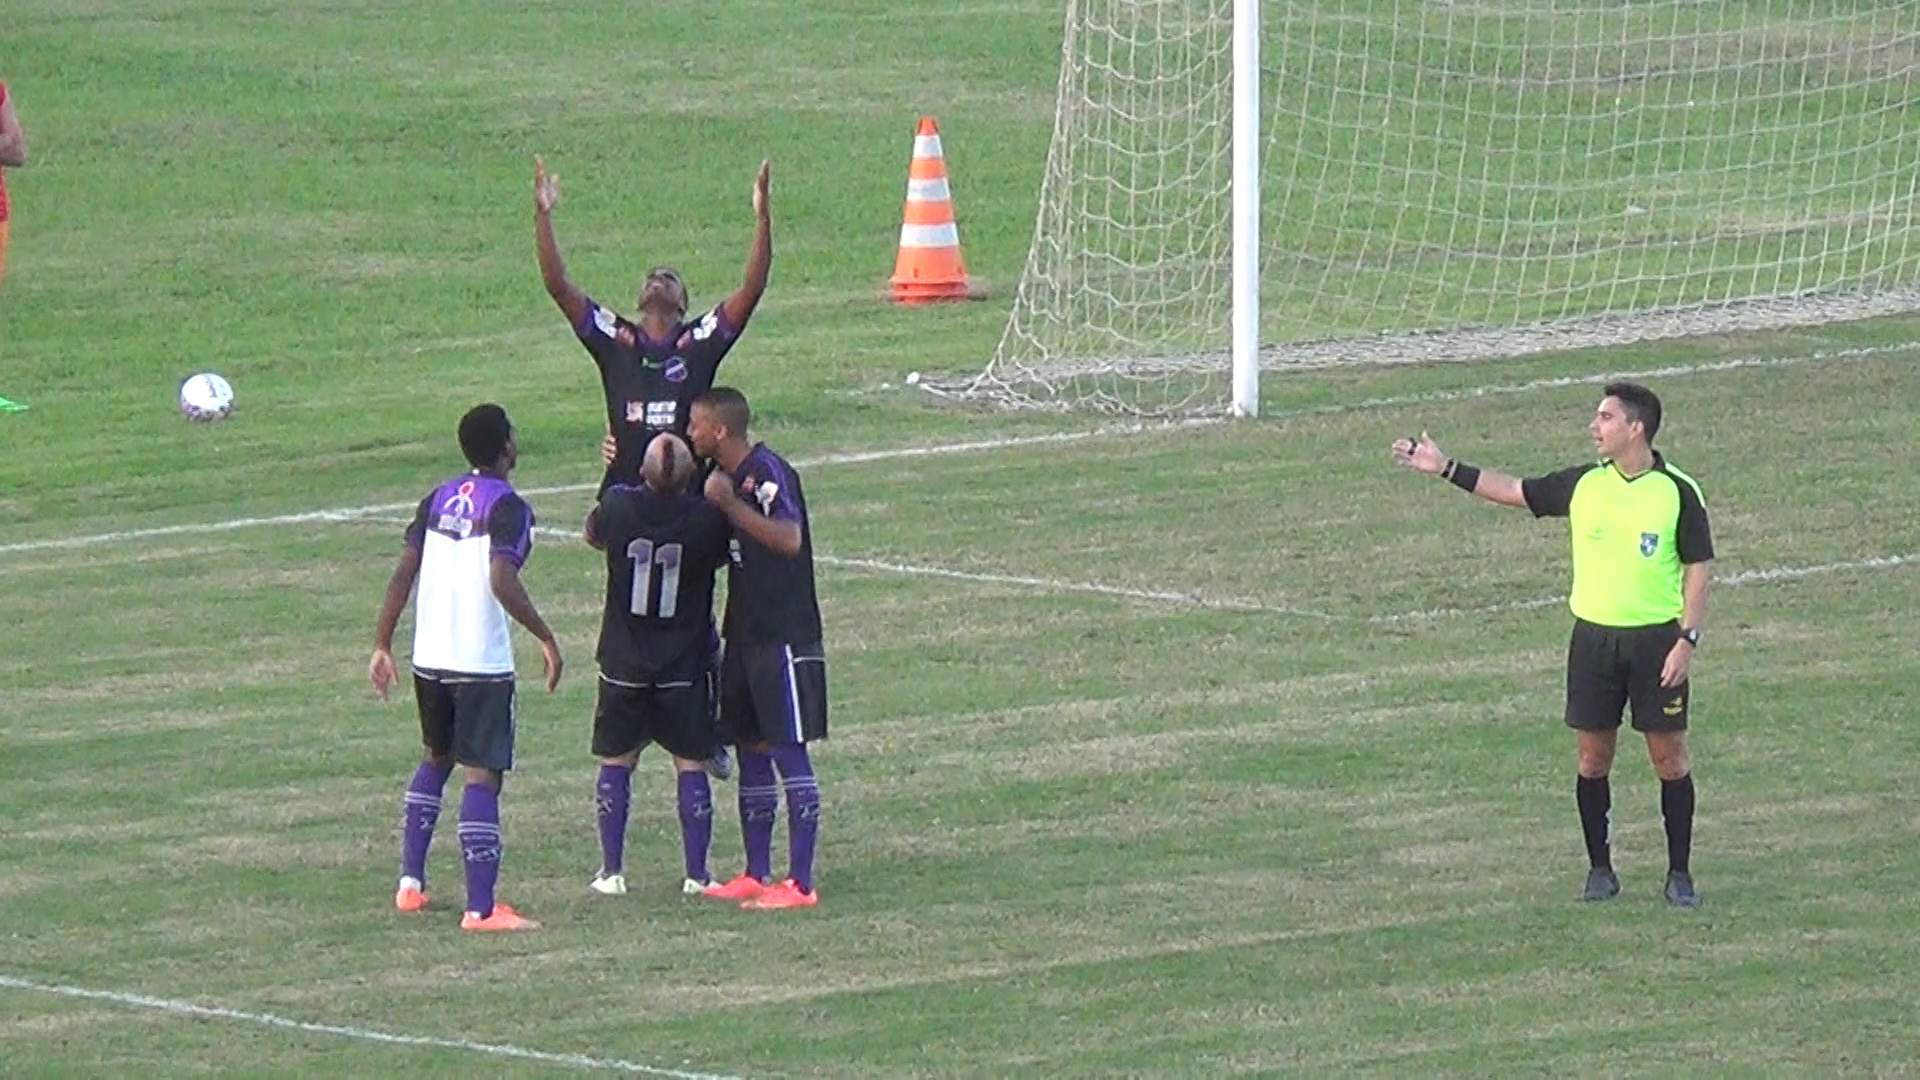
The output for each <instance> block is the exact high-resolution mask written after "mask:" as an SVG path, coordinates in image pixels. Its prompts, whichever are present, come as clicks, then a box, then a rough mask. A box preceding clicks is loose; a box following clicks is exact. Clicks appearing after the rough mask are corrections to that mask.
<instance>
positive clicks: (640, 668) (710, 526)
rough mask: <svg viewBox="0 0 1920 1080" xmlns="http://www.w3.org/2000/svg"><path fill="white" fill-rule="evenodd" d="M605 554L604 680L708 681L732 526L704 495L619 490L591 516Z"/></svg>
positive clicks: (618, 486)
mask: <svg viewBox="0 0 1920 1080" xmlns="http://www.w3.org/2000/svg"><path fill="white" fill-rule="evenodd" d="M591 522H592V529H593V534H594V536H595V537H597V538H598V539H599V540H600V542H601V544H602V545H603V546H604V547H605V548H606V557H607V596H606V605H605V608H604V611H603V612H602V614H601V618H600V645H599V650H598V652H597V654H596V655H597V657H598V659H599V661H600V673H601V674H602V675H604V676H606V677H607V678H608V679H611V680H613V681H615V682H619V683H624V684H627V685H631V686H661V685H669V684H674V683H680V682H690V681H693V680H696V679H700V678H704V677H705V675H706V673H707V669H708V666H709V661H710V658H711V656H712V652H713V585H714V575H716V574H718V573H719V572H720V568H721V567H722V566H725V565H726V563H727V539H728V536H729V534H730V532H731V530H730V529H729V527H728V525H727V518H726V515H725V514H722V513H721V512H720V511H719V510H717V509H715V508H714V507H712V506H709V505H707V503H706V501H705V500H703V499H702V498H701V497H700V496H699V495H697V494H694V493H692V492H688V493H686V494H682V495H671V496H669V495H660V494H658V493H656V492H654V491H652V490H650V489H648V488H645V487H639V486H627V485H622V484H616V485H614V486H613V487H610V488H608V489H607V493H606V494H605V495H604V496H602V497H601V499H600V502H599V504H598V505H597V506H595V507H594V509H593V515H592V519H591Z"/></svg>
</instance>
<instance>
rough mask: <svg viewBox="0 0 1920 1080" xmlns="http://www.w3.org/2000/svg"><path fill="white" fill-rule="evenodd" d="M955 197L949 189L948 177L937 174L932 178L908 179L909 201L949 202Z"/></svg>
mask: <svg viewBox="0 0 1920 1080" xmlns="http://www.w3.org/2000/svg"><path fill="white" fill-rule="evenodd" d="M952 198H953V195H952V193H951V192H949V191H948V190H947V178H946V177H944V176H936V177H934V178H933V179H931V180H909V181H907V200H908V201H909V202H947V201H949V200H950V199H952Z"/></svg>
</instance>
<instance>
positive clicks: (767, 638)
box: [689, 386, 827, 909]
mask: <svg viewBox="0 0 1920 1080" xmlns="http://www.w3.org/2000/svg"><path fill="white" fill-rule="evenodd" d="M751 418H752V414H751V412H750V411H749V409H748V407H747V399H746V398H745V397H743V396H741V394H740V392H739V391H737V390H734V389H732V388H731V387H724V386H721V387H715V388H713V389H712V390H710V391H708V392H707V393H705V394H702V395H701V396H700V397H698V398H696V399H695V400H694V403H693V416H692V423H691V425H690V428H689V431H690V433H691V435H692V437H693V448H694V449H695V450H696V451H698V452H699V453H700V454H701V455H702V456H704V457H710V458H712V459H713V460H714V461H715V462H716V463H717V464H718V465H719V469H718V470H716V471H715V472H714V473H713V474H712V475H710V476H708V477H707V482H706V496H707V499H708V501H710V502H712V503H713V504H714V505H715V506H717V507H719V508H720V509H721V510H722V511H724V512H725V513H726V515H727V520H728V521H730V522H731V523H732V524H733V531H734V538H735V547H734V552H733V566H732V568H731V569H730V570H729V571H728V574H727V610H726V616H725V619H724V621H723V625H722V627H721V632H722V633H723V634H724V635H725V637H726V641H727V648H726V655H725V657H724V658H723V659H722V661H721V664H720V726H721V728H722V729H723V730H724V731H725V733H726V734H727V735H728V736H730V737H731V738H732V740H733V742H734V743H735V745H737V746H738V747H739V750H740V831H741V835H742V838H743V840H744V841H745V844H746V856H747V865H746V870H745V872H744V873H742V874H741V875H740V876H739V877H736V878H734V879H733V880H731V881H728V882H726V883H725V884H721V885H715V886H713V887H712V888H710V889H708V890H707V895H708V896H711V897H715V898H716V899H721V900H737V901H742V902H743V906H745V907H749V908H762V909H765V908H789V907H811V906H813V905H814V904H816V903H818V902H819V896H818V894H817V893H815V891H814V887H813V852H814V845H815V843H816V840H817V838H818V834H819V829H820V787H819V784H818V782H817V781H816V780H815V779H814V774H813V763H812V761H811V759H810V758H809V757H808V755H807V744H809V743H812V742H816V741H819V740H822V739H825V738H826V737H827V656H826V650H825V649H824V647H823V646H822V634H821V627H820V602H819V599H818V597H817V596H816V594H815V592H814V586H813V529H812V526H811V525H810V523H809V522H808V520H807V500H806V496H805V495H804V494H802V493H801V491H800V476H799V474H798V473H796V472H794V470H793V466H792V465H789V464H787V462H786V461H785V460H784V459H782V458H781V457H780V455H778V454H776V453H774V452H773V451H772V450H770V449H768V448H767V446H766V444H765V443H749V442H748V441H747V424H748V422H749V421H750V420H751ZM776 769H777V770H778V772H779V777H780V786H779V787H777V788H776V787H775V786H774V772H775V770H776ZM782 789H784V790H785V792H786V797H787V843H788V855H789V859H788V872H787V877H786V879H785V880H782V881H780V882H778V883H775V882H774V881H773V875H772V867H771V863H772V847H773V825H774V818H775V816H776V813H777V811H778V809H779V794H780V791H781V790H782Z"/></svg>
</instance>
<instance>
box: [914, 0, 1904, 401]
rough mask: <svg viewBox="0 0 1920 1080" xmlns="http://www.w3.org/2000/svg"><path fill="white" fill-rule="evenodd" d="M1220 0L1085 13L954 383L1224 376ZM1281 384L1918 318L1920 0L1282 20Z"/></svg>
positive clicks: (1265, 165) (1063, 385)
mask: <svg viewBox="0 0 1920 1080" xmlns="http://www.w3.org/2000/svg"><path fill="white" fill-rule="evenodd" d="M1232 7H1233V5H1232V3H1231V0H1070V3H1069V9H1068V14H1067V20H1066V34H1065V41H1064V48H1063V55H1062V61H1061V70H1060V83H1059V94H1058V104H1057V113H1056V117H1055V126H1054V135H1053V141H1052V146H1051V148H1050V150H1049V153H1048V159H1047V165H1046V170H1045V173H1044V178H1043V180H1042V183H1041V193H1040V206H1039V214H1038V220H1037V223H1036V226H1035V229H1034V235H1033V245H1032V248H1031V251H1030V253H1029V255H1028V260H1027V265H1026V268H1025V270H1024V272H1023V274H1022V276H1021V279H1020V284H1019V287H1018V290H1017V292H1016V294H1015V298H1014V303H1013V310H1012V313H1011V315H1010V317H1009V319H1008V322H1007V326H1006V330H1005V332H1004V335H1003V337H1002V340H1001V342H1000V344H999V347H998V349H997V350H996V353H995V355H994V357H993V358H992V360H991V362H990V363H989V364H988V366H987V367H986V369H985V370H984V371H983V372H981V373H979V374H977V375H975V376H972V377H967V378H960V379H953V380H947V381H944V382H937V383H935V384H934V388H935V389H938V390H940V391H942V392H946V393H952V394H958V395H963V396H969V397H984V398H988V399H991V400H993V401H995V402H998V403H1001V404H1005V405H1012V406H1022V407H1043V408H1063V409H1064V408H1075V409H1101V410H1110V411H1118V412H1129V413H1142V414H1182V413H1194V412H1209V411H1216V410H1219V409H1222V408H1224V406H1225V404H1226V400H1227V395H1228V390H1229V386H1230V369H1231V364H1230V360H1229V356H1228V338H1229V331H1230V321H1231V319H1230V316H1231V299H1230V292H1231V288H1230V274H1229V269H1230V261H1231V250H1232V224H1231V223H1232V196H1233V192H1232V183H1231V180H1232V157H1233V154H1232V138H1231V132H1232ZM1262 12H1263V13H1262V33H1261V69H1262V70H1261V78H1260V90H1261V98H1262V100H1261V126H1262V128H1263V129H1264V130H1263V138H1262V147H1261V157H1262V162H1261V181H1262V182H1261V187H1262V192H1261V215H1260V222H1261V225H1260V228H1261V245H1260V246H1261V258H1260V263H1261V281H1260V288H1259V295H1260V304H1261V317H1260V339H1261V346H1262V348H1261V368H1262V371H1263V373H1265V372H1271V371H1276V370H1286V369H1289V368H1297V367H1304V366H1318V365H1330V364H1353V363H1407V362H1422V361H1457V360H1470V359H1475V358H1480V357H1493V356H1508V355H1516V354H1522V353H1528V352H1538V351H1545V350H1553V349H1566V348H1577V347H1585V346H1593V345H1604V344H1620V343H1627V342H1634V341H1642V340H1647V339H1653V338H1664V337H1673V336H1680V335H1688V334H1699V333H1713V332H1723V331H1729V330H1743V329H1761V328H1770V327H1783V326H1794V325H1804V324H1811V323H1823V322H1829V321H1835V320H1845V319H1855V318H1862V317H1867V316H1872V315H1880V314H1888V313H1893V312H1900V311H1910V310H1914V309H1916V308H1920V238H1916V229H1915V224H1916V218H1915V205H1916V190H1917V185H1920V114H1915V115H1909V114H1908V113H1907V103H1908V102H1909V101H1910V100H1911V99H1912V98H1913V96H1914V93H1915V91H1916V89H1920V85H1917V80H1916V79H1915V71H1916V66H1920V3H1916V2H1913V0H1908V2H1893V3H1875V2H1868V0H1741V2H1737V3H1723V2H1696V0H1638V2H1604V0H1453V2H1448V0H1295V2H1281V0H1266V2H1265V4H1264V5H1263V8H1262Z"/></svg>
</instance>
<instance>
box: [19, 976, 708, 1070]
mask: <svg viewBox="0 0 1920 1080" xmlns="http://www.w3.org/2000/svg"><path fill="white" fill-rule="evenodd" d="M0 988H3V989H11V990H25V991H29V992H31V993H36V994H51V995H54V996H56V997H64V998H76V999H79V1000H82V1001H100V1002H105V1003H107V1004H110V1005H120V1006H124V1007H126V1008H130V1009H151V1010H154V1011H156V1012H163V1013H170V1014H172V1015H174V1016H190V1017H193V1018H195V1019H200V1020H230V1021H233V1022H235V1023H240V1024H255V1025H258V1026H260V1027H270V1028H280V1029H282V1030H286V1031H298V1032H303V1033H305V1034H309V1035H332V1036H336V1037H338V1038H342V1039H354V1040H357V1041H359V1042H372V1043H384V1044H386V1045H388V1046H419V1047H427V1048H430V1049H434V1050H459V1051H464V1052H466V1053H469V1054H481V1055H484V1056H487V1057H493V1058H509V1059H512V1060H515V1061H531V1062H536V1063H538V1064H541V1065H558V1066H561V1067H564V1068H570V1069H591V1070H595V1071H599V1072H620V1073H628V1074H630V1075H635V1076H662V1077H673V1078H675V1080H737V1078H735V1077H731V1076H725V1075H722V1074H718V1073H703V1072H688V1071H686V1070H683V1069H663V1068H660V1067H659V1066H655V1065H642V1064H640V1063H638V1062H634V1061H618V1060H614V1059H610V1058H596V1057H588V1056H586V1055H585V1054H550V1053H547V1052H546V1051H544V1050H528V1049H525V1048H523V1047H519V1046H508V1045H506V1044H505V1043H482V1042H468V1041H466V1040H464V1039H441V1038H436V1037H434V1036H431V1035H395V1034H393V1033H391V1032H386V1031H374V1030H372V1029H370V1028H357V1027H347V1026H344V1025H340V1024H313V1023H308V1022H307V1021H305V1020H289V1019H287V1018H286V1017H283V1016H274V1015H272V1014H270V1013H255V1012H242V1011H241V1010H239V1009H227V1008H222V1007H220V1006H216V1005H196V1004H194V1003H193V1002H190V1001H171V1000H169V999H167V998H157V997H148V996H147V995H145V994H126V993H119V992H117V991H112V990H89V989H86V988H85V987H80V986H60V985H55V984H49V983H38V982H33V981H31V980H28V979H17V978H14V977H12V976H8V975H0Z"/></svg>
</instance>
